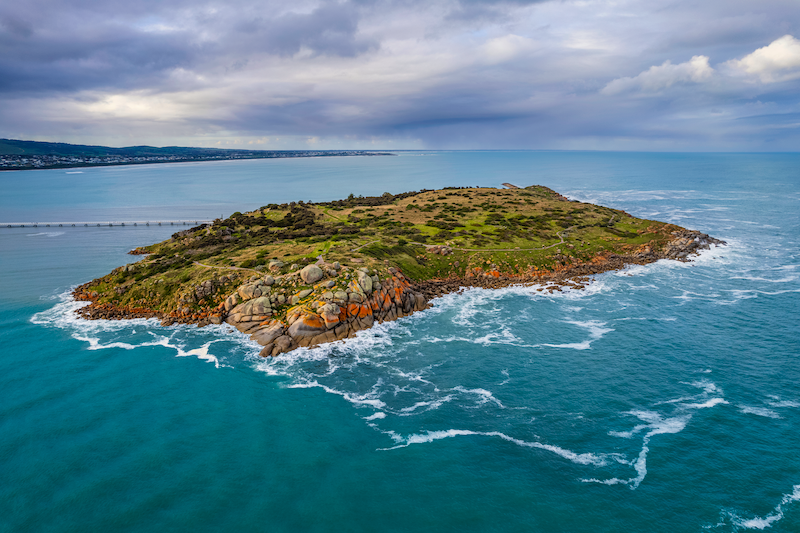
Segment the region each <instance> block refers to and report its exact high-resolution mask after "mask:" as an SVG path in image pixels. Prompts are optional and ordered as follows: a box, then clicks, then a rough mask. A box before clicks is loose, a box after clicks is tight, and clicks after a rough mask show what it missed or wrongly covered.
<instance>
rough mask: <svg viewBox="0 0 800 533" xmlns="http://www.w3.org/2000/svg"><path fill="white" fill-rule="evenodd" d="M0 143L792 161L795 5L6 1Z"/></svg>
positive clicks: (588, 0) (521, 0)
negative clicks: (767, 154) (748, 154)
mask: <svg viewBox="0 0 800 533" xmlns="http://www.w3.org/2000/svg"><path fill="white" fill-rule="evenodd" d="M0 137H2V138H15V139H29V140H41V141H55V142H71V143H81V144H100V145H106V146H131V145H141V144H149V145H154V146H168V145H180V146H209V147H211V146H217V147H223V148H256V149H267V150H268V149H342V148H353V149H541V150H550V149H556V150H635V151H798V147H800V0H691V1H684V0H510V1H502V2H497V1H490V0H451V1H435V0H428V1H421V0H343V1H326V0H322V1H319V0H294V1H292V2H286V1H273V0H263V1H259V0H226V1H225V2H221V1H213V0H212V1H208V0H137V1H135V2H130V1H128V0H25V1H24V2H22V1H19V2H11V1H5V2H2V3H0Z"/></svg>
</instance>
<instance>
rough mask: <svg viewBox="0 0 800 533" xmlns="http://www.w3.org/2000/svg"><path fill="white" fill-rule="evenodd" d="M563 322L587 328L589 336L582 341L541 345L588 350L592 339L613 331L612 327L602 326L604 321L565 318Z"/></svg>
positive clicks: (597, 338)
mask: <svg viewBox="0 0 800 533" xmlns="http://www.w3.org/2000/svg"><path fill="white" fill-rule="evenodd" d="M564 322H566V323H567V324H573V325H575V326H578V327H580V328H583V329H586V330H588V331H589V338H588V339H586V340H585V341H582V342H572V343H566V344H542V345H541V346H548V347H550V348H571V349H573V350H588V349H589V348H591V347H592V343H593V342H594V341H596V340H599V339H601V338H603V335H605V334H606V333H609V332H611V331H614V330H613V329H612V328H606V327H603V326H605V325H606V323H605V322H600V321H599V320H587V321H578V320H565V321H564Z"/></svg>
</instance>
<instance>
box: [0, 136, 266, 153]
mask: <svg viewBox="0 0 800 533" xmlns="http://www.w3.org/2000/svg"><path fill="white" fill-rule="evenodd" d="M265 152H268V150H226V149H220V148H187V147H181V146H165V147H162V148H159V147H155V146H127V147H125V148H111V147H109V146H89V145H85V144H67V143H47V142H38V141H20V140H16V139H0V155H21V156H25V155H57V156H65V157H68V156H73V157H104V156H122V157H153V156H165V155H178V156H184V157H213V156H220V155H233V154H236V153H239V154H242V153H248V154H249V153H265Z"/></svg>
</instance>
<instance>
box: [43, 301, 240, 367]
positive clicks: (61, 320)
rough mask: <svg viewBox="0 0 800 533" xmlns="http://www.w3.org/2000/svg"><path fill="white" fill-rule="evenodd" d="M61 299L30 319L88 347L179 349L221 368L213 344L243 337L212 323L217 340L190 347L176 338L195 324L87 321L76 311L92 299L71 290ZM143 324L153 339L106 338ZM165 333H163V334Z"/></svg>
mask: <svg viewBox="0 0 800 533" xmlns="http://www.w3.org/2000/svg"><path fill="white" fill-rule="evenodd" d="M58 299H59V300H60V302H59V303H57V304H56V305H55V306H53V307H52V308H50V309H47V310H45V311H42V312H40V313H36V314H35V315H33V316H32V317H31V319H30V321H31V322H32V323H33V324H37V325H42V326H45V327H56V328H59V329H62V330H65V331H69V332H70V334H71V336H72V338H74V339H75V340H79V341H82V342H85V343H87V344H88V346H87V349H88V350H106V349H112V348H117V349H123V350H134V349H136V348H144V347H152V346H162V347H164V348H169V349H172V350H175V352H176V354H175V356H176V357H187V356H194V357H197V358H198V359H202V360H204V361H208V362H210V363H214V366H215V367H217V368H219V367H220V366H224V365H221V364H220V362H219V358H218V357H217V356H215V355H213V354H211V353H210V352H209V347H210V346H211V344H213V343H216V342H221V341H223V340H235V341H238V340H239V339H237V338H235V337H232V335H231V333H232V331H235V330H232V328H230V327H228V326H223V325H217V326H214V325H211V326H207V327H206V331H205V333H210V334H213V335H214V336H215V337H217V338H215V339H213V340H211V341H208V342H206V343H204V344H203V345H201V346H200V347H197V348H189V349H186V343H185V342H182V341H177V340H175V337H176V336H177V335H179V334H180V333H181V332H187V331H191V330H196V329H197V328H196V327H193V326H172V327H170V328H162V327H161V324H160V322H159V321H158V320H157V319H154V318H151V319H145V318H138V319H132V320H86V319H83V318H81V317H80V316H78V315H77V314H76V313H75V311H77V310H78V309H80V308H82V307H85V306H86V305H89V302H79V301H75V300H73V299H72V295H71V293H70V292H69V291H67V292H65V293H62V294H60V295H58ZM137 327H141V328H142V329H144V330H146V331H147V333H149V335H150V337H151V338H150V340H146V341H143V342H139V343H133V342H127V341H120V340H103V337H106V336H108V335H113V334H123V335H125V334H128V335H129V336H132V335H135V334H136V328H137ZM161 332H163V333H161Z"/></svg>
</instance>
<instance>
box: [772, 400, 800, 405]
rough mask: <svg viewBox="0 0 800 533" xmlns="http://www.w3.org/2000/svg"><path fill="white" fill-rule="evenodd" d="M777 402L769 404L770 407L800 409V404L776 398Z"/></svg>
mask: <svg viewBox="0 0 800 533" xmlns="http://www.w3.org/2000/svg"><path fill="white" fill-rule="evenodd" d="M775 400H776V401H774V402H769V405H770V406H772V407H800V402H795V401H792V400H781V399H780V398H775Z"/></svg>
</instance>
